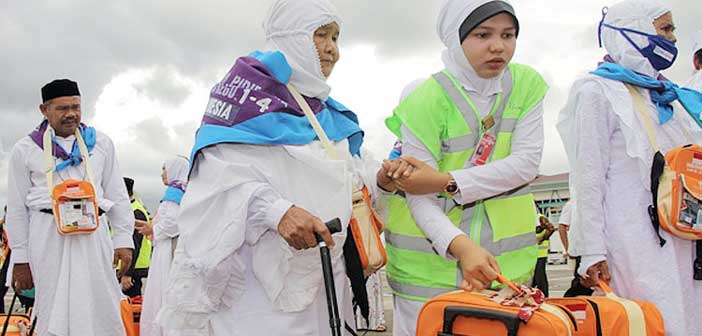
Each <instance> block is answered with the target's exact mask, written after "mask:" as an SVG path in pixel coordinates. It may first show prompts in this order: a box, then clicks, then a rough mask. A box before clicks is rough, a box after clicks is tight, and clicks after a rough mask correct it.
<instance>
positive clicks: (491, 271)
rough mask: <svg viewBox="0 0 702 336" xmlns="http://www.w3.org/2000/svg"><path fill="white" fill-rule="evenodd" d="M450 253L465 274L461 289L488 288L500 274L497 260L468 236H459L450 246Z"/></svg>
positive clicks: (477, 289)
mask: <svg viewBox="0 0 702 336" xmlns="http://www.w3.org/2000/svg"><path fill="white" fill-rule="evenodd" d="M449 253H451V254H452V255H453V256H454V257H456V258H457V259H458V265H459V267H460V268H461V271H462V273H463V282H462V283H461V289H463V290H465V291H479V290H483V289H485V288H487V287H488V286H489V285H490V284H491V283H492V282H493V281H495V280H496V279H497V275H498V274H500V266H499V265H498V264H497V260H495V257H493V256H492V255H491V254H490V253H489V252H488V251H487V250H485V249H484V248H482V247H480V246H478V245H476V244H475V243H474V242H473V241H471V240H470V239H469V238H468V236H466V235H459V236H458V237H456V238H454V239H453V241H451V244H450V245H449Z"/></svg>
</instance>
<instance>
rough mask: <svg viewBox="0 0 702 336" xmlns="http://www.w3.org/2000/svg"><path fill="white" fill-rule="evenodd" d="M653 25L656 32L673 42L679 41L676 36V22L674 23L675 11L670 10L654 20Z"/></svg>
mask: <svg viewBox="0 0 702 336" xmlns="http://www.w3.org/2000/svg"><path fill="white" fill-rule="evenodd" d="M653 26H654V27H655V28H656V34H658V35H660V36H663V37H665V38H667V39H669V40H671V41H673V42H677V41H678V39H677V38H675V34H674V33H675V23H673V13H671V12H668V13H665V14H664V15H663V16H661V17H659V18H657V19H655V20H654V21H653Z"/></svg>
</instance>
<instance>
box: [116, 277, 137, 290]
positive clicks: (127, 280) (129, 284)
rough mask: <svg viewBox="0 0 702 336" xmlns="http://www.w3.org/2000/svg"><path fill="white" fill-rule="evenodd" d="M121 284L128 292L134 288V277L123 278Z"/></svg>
mask: <svg viewBox="0 0 702 336" xmlns="http://www.w3.org/2000/svg"><path fill="white" fill-rule="evenodd" d="M119 283H120V284H121V285H122V290H123V291H126V290H128V289H130V288H132V286H134V281H133V280H132V277H130V276H128V275H125V276H123V277H122V278H121V279H120V280H119Z"/></svg>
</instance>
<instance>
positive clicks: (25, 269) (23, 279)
mask: <svg viewBox="0 0 702 336" xmlns="http://www.w3.org/2000/svg"><path fill="white" fill-rule="evenodd" d="M12 284H13V287H14V290H15V291H17V292H19V291H22V290H25V289H32V288H34V279H32V270H31V269H30V268H29V263H23V264H15V266H14V267H13V268H12Z"/></svg>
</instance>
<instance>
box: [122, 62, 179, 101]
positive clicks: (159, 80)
mask: <svg viewBox="0 0 702 336" xmlns="http://www.w3.org/2000/svg"><path fill="white" fill-rule="evenodd" d="M135 88H136V89H137V90H138V91H139V92H143V93H144V94H145V95H146V96H147V97H149V98H151V99H153V100H156V101H160V102H163V103H164V105H165V106H166V107H171V108H174V107H178V106H180V105H181V104H182V103H183V101H185V99H186V98H187V97H188V94H189V93H190V90H189V88H188V87H187V86H185V85H183V84H180V83H179V82H178V81H177V80H176V75H175V72H174V71H173V69H170V68H163V67H158V68H157V69H156V70H155V71H154V74H153V75H152V76H151V77H150V78H149V79H148V80H147V81H146V82H145V83H143V84H140V85H136V87H135Z"/></svg>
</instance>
